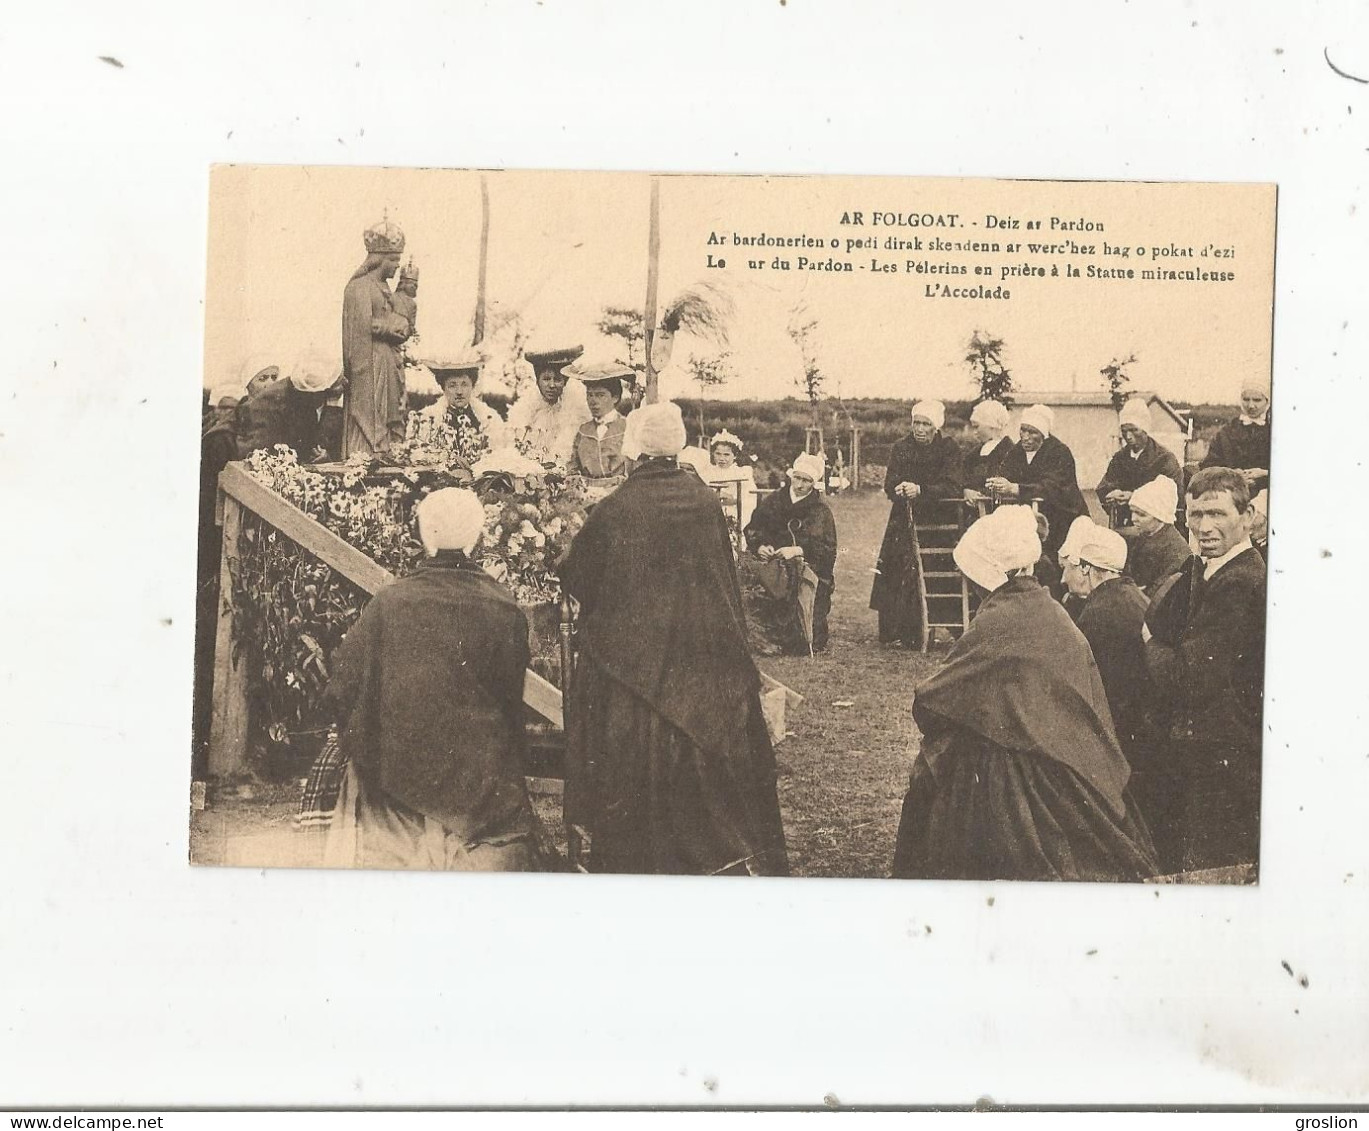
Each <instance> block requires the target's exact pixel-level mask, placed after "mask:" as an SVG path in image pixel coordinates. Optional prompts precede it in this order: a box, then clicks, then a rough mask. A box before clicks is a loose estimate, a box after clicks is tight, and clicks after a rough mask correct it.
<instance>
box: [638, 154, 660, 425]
mask: <svg viewBox="0 0 1369 1131" xmlns="http://www.w3.org/2000/svg"><path fill="white" fill-rule="evenodd" d="M660 261H661V182H660V181H659V180H658V179H657V178H655V177H652V178H651V220H650V226H649V229H648V232H647V246H646V307H645V308H644V309H643V311H642V332H643V335H644V337H643V341H644V343H645V346H646V397H645V401H646V403H647V404H655V403H656V398H657V395H658V394H657V390H656V367H655V366H654V365H652V364H651V345H652V342H654V341H655V339H656V286H657V283H658V281H659V275H660V268H661V262H660Z"/></svg>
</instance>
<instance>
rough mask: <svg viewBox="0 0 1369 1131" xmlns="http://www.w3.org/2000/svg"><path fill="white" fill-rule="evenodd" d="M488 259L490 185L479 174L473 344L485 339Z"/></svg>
mask: <svg viewBox="0 0 1369 1131" xmlns="http://www.w3.org/2000/svg"><path fill="white" fill-rule="evenodd" d="M489 260H490V187H489V185H488V184H486V183H485V174H484V173H481V174H480V273H479V275H478V276H477V277H476V282H475V334H474V337H473V338H472V342H473V344H474V345H479V344H480V343H481V342H482V341H484V340H485V271H486V268H487V267H488V266H489Z"/></svg>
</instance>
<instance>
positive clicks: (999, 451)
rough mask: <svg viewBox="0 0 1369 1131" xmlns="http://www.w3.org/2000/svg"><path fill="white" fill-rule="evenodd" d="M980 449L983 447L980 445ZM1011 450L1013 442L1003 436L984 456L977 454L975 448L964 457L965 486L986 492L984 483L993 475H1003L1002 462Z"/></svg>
mask: <svg viewBox="0 0 1369 1131" xmlns="http://www.w3.org/2000/svg"><path fill="white" fill-rule="evenodd" d="M980 447H983V445H982V444H981V445H980ZM1012 450H1013V442H1012V441H1011V440H1010V439H1008V437H1007V436H1004V437H1003V438H1002V439H1001V440H999V441H998V444H997V445H996V446H995V447H994V448H992V449H991V450H990V451H989V454H988V455H986V456H981V455H980V454H979V448H975V449H974V451H972V452H971V453H970V454H969V455H967V456H966V457H965V476H964V479H965V486H966V487H973V488H974V489H975V490H976V491H983V492H987V491H988V488H987V487H985V486H984V481H985V480H986V479H988V478H990V477H991V476H994V475H1002V474H1003V461H1004V460H1005V459H1007V458H1008V453H1009V452H1010V451H1012Z"/></svg>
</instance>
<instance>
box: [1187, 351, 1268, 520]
mask: <svg viewBox="0 0 1369 1131" xmlns="http://www.w3.org/2000/svg"><path fill="white" fill-rule="evenodd" d="M1269 436H1270V431H1269V377H1268V376H1267V375H1261V374H1251V375H1250V376H1248V377H1247V378H1246V379H1245V380H1244V381H1243V382H1242V383H1241V414H1240V415H1239V416H1238V417H1237V418H1236V419H1235V420H1232V421H1230V422H1229V423H1228V424H1226V425H1225V426H1224V427H1223V428H1222V430H1221V431H1220V432H1218V433H1217V435H1215V436H1214V437H1213V438H1212V444H1211V445H1210V446H1209V447H1208V449H1207V456H1206V457H1205V458H1204V459H1203V467H1205V468H1207V467H1234V468H1235V469H1236V470H1237V471H1239V472H1240V473H1241V477H1242V478H1243V479H1244V480H1245V482H1246V486H1248V487H1249V488H1250V493H1251V494H1252V495H1253V494H1255V493H1256V492H1257V491H1260V490H1264V489H1266V488H1268V486H1269V452H1270V444H1269Z"/></svg>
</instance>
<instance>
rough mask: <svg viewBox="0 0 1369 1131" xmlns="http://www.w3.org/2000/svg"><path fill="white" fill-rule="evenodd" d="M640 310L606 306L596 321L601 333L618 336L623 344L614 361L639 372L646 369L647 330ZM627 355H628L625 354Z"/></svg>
mask: <svg viewBox="0 0 1369 1131" xmlns="http://www.w3.org/2000/svg"><path fill="white" fill-rule="evenodd" d="M643 322H644V319H643V318H642V312H641V311H640V310H633V309H631V308H630V307H626V306H606V307H604V312H603V314H602V315H600V316H599V321H598V322H596V323H595V326H596V327H598V330H599V333H601V334H603V335H604V337H606V338H617V339H618V340H619V341H620V342H622V345H621V346H619V347H618V353H617V355H616V356H615V357H614V359H613V360H614V361H616V362H618V363H619V364H620V365H626V366H628V367H629V368H630V369H635V370H637V372H638V373H641V372H643V371H644V370H645V369H646V330H645V328H644V326H643ZM624 355H626V356H624Z"/></svg>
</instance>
